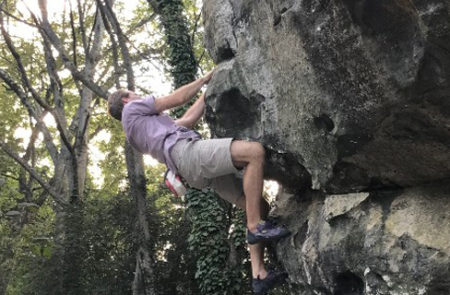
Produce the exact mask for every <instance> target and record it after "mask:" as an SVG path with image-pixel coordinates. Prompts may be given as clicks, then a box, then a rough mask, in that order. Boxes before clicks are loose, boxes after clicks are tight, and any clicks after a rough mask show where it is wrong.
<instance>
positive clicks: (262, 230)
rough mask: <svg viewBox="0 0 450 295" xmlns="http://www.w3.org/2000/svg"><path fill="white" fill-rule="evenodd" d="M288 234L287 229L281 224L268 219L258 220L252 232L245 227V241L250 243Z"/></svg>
mask: <svg viewBox="0 0 450 295" xmlns="http://www.w3.org/2000/svg"><path fill="white" fill-rule="evenodd" d="M289 234H290V232H289V230H287V229H286V228H284V227H282V226H276V225H274V224H272V223H271V222H270V221H267V220H266V221H264V220H263V221H260V222H259V223H258V225H257V226H256V231H255V232H254V233H253V232H251V231H250V230H248V229H247V242H248V243H249V244H250V245H253V244H257V243H260V242H268V241H276V240H279V239H281V238H284V237H286V236H288V235H289Z"/></svg>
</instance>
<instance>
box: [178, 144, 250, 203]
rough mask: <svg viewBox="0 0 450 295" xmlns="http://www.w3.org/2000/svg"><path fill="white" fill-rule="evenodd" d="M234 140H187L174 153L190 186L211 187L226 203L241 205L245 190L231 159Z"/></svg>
mask: <svg viewBox="0 0 450 295" xmlns="http://www.w3.org/2000/svg"><path fill="white" fill-rule="evenodd" d="M232 141H233V139H232V138H218V139H205V140H200V139H199V140H195V139H194V140H192V139H183V140H180V141H179V142H177V143H176V144H175V146H174V147H173V148H172V150H171V156H172V160H173V162H174V163H175V165H176V166H177V169H178V174H179V175H181V176H182V177H183V178H184V179H185V180H186V181H187V182H188V183H189V185H190V186H192V187H194V188H197V189H203V188H206V187H210V188H212V189H214V190H215V191H216V193H217V194H218V195H219V196H220V197H221V198H222V199H224V200H227V201H228V202H230V203H233V204H237V203H238V201H239V199H240V198H241V197H243V195H244V190H243V186H242V179H241V178H239V170H238V169H236V167H235V166H234V165H233V162H232V160H231V151H230V148H231V142H232Z"/></svg>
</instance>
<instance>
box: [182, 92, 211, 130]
mask: <svg viewBox="0 0 450 295" xmlns="http://www.w3.org/2000/svg"><path fill="white" fill-rule="evenodd" d="M204 111H205V93H202V95H200V97H199V98H198V99H197V101H196V102H195V103H194V104H193V105H192V106H191V107H190V108H189V109H188V110H187V111H186V112H185V113H184V115H183V116H182V117H181V118H179V119H177V120H175V123H176V124H177V125H178V126H184V127H187V128H192V127H194V125H195V123H197V121H198V120H200V118H201V117H202V116H203V112H204Z"/></svg>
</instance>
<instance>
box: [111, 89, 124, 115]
mask: <svg viewBox="0 0 450 295" xmlns="http://www.w3.org/2000/svg"><path fill="white" fill-rule="evenodd" d="M128 95H129V92H128V90H125V89H119V90H117V91H115V92H113V93H112V94H111V95H110V96H109V97H108V113H109V114H110V115H111V116H112V117H113V118H115V119H117V120H119V121H122V111H123V102H122V98H124V97H128Z"/></svg>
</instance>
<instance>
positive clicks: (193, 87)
mask: <svg viewBox="0 0 450 295" xmlns="http://www.w3.org/2000/svg"><path fill="white" fill-rule="evenodd" d="M203 85H205V79H204V78H203V77H202V78H198V79H197V80H195V81H193V82H191V83H189V84H186V85H183V86H181V87H180V88H178V89H176V90H175V91H174V92H173V93H172V95H174V96H176V97H177V98H176V100H177V101H179V103H180V105H183V104H185V103H187V102H188V101H189V100H190V99H191V98H193V97H194V96H195V95H196V94H197V92H199V91H200V89H201V88H202V87H203Z"/></svg>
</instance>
